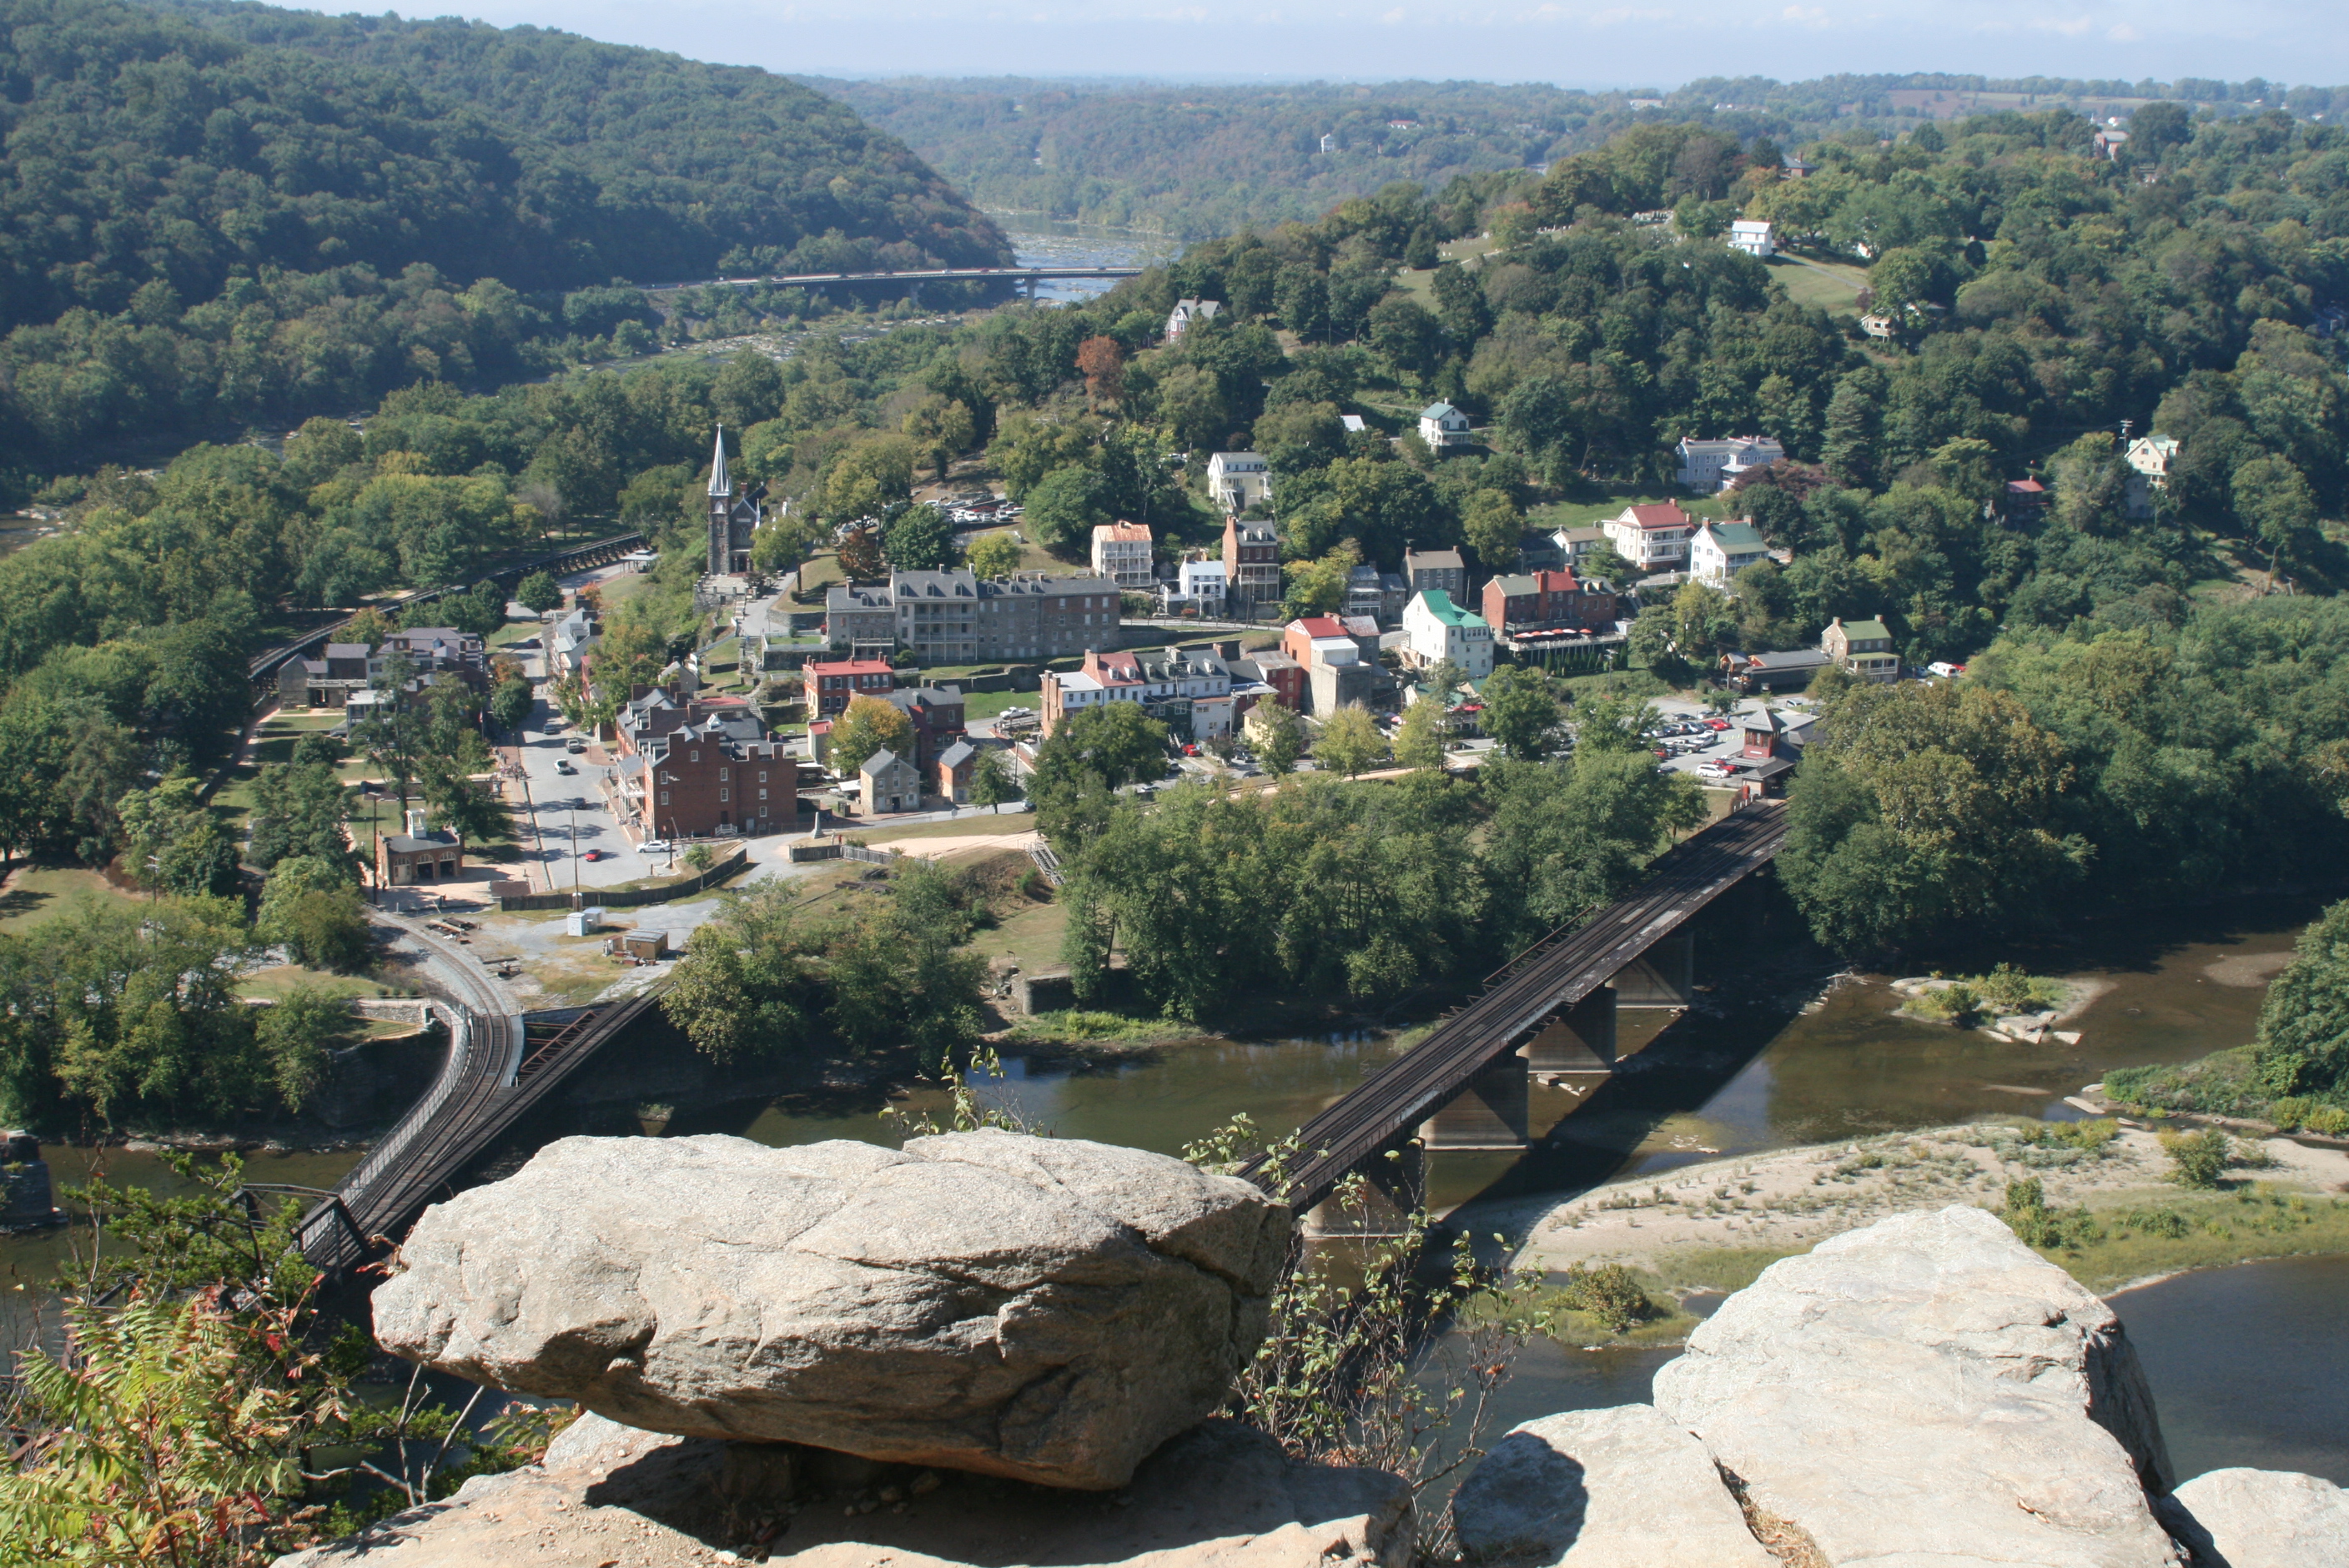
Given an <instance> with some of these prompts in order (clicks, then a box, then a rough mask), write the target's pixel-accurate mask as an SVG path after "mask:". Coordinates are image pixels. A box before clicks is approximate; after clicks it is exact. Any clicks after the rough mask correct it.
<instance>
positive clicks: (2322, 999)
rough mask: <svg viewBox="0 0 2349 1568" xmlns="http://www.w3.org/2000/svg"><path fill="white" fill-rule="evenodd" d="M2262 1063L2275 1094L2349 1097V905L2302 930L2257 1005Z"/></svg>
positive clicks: (2270, 1090) (2263, 1076)
mask: <svg viewBox="0 0 2349 1568" xmlns="http://www.w3.org/2000/svg"><path fill="white" fill-rule="evenodd" d="M2257 1060H2258V1063H2259V1077H2260V1079H2261V1087H2262V1088H2265V1089H2266V1090H2267V1092H2268V1093H2270V1094H2271V1095H2275V1096H2282V1095H2294V1094H2300V1095H2310V1096H2313V1097H2316V1098H2320V1099H2330V1100H2333V1102H2335V1103H2343V1102H2349V902H2344V903H2336V904H2333V905H2332V906H2331V907H2330V908H2328V909H2326V910H2325V912H2324V913H2323V915H2322V916H2320V917H2319V918H2318V919H2317V920H2316V921H2315V923H2313V924H2312V925H2310V926H2309V927H2308V929H2307V930H2305V931H2303V932H2302V933H2301V934H2300V938H2299V940H2298V942H2297V943H2295V944H2293V951H2292V962H2291V963H2290V964H2288V965H2285V966H2284V969H2283V972H2282V974H2280V975H2277V976H2276V977H2275V980H2274V982H2273V983H2272V984H2271V985H2269V986H2268V994H2267V999H2266V1000H2265V1001H2264V1002H2262V1003H2261V1006H2260V1032H2259V1046H2258V1056H2257Z"/></svg>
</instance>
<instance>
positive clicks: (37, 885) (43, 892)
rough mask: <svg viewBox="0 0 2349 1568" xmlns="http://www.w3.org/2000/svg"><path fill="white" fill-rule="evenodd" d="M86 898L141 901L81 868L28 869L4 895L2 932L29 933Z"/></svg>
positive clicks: (12, 880) (0, 916)
mask: <svg viewBox="0 0 2349 1568" xmlns="http://www.w3.org/2000/svg"><path fill="white" fill-rule="evenodd" d="M84 898H94V899H97V900H98V901H99V902H101V903H122V904H135V903H140V900H139V899H138V898H136V897H134V896H133V895H131V894H129V893H127V892H123V891H122V890H121V889H120V888H118V887H116V886H115V885H114V884H113V883H112V882H108V881H107V880H106V879H105V878H104V877H102V876H100V875H98V872H93V871H87V870H84V869H83V868H81V867H79V866H28V867H26V869H25V870H23V871H21V872H17V873H16V875H14V876H13V877H11V878H9V879H8V887H7V891H6V892H0V931H25V930H27V929H29V928H31V927H32V926H35V925H38V924H39V923H41V922H42V921H44V920H47V919H48V918H49V917H50V916H51V915H54V914H58V913H63V912H64V911H66V910H68V909H71V908H72V907H73V906H74V904H75V903H76V902H77V901H78V900H80V899H84Z"/></svg>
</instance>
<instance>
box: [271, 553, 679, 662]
mask: <svg viewBox="0 0 2349 1568" xmlns="http://www.w3.org/2000/svg"><path fill="white" fill-rule="evenodd" d="M644 542H645V536H644V535H643V534H641V533H616V534H614V535H612V536H611V537H610V538H609V539H599V540H597V541H595V542H594V543H592V544H575V545H573V546H572V547H571V548H570V549H568V550H559V551H556V552H554V554H552V555H542V556H540V557H538V558H537V559H536V560H533V561H524V562H517V563H516V564H514V565H512V566H502V567H500V568H499V569H498V570H496V571H495V572H492V573H488V574H487V575H485V576H483V577H481V578H478V579H476V581H477V582H483V583H494V582H501V581H503V580H506V579H509V578H511V579H515V580H519V579H521V578H523V577H525V576H527V575H529V574H530V573H533V572H565V571H575V570H577V569H578V568H579V567H581V566H596V565H601V564H603V563H604V562H606V561H609V560H611V559H613V558H614V557H616V556H618V555H620V554H622V553H624V552H627V551H630V550H635V549H637V548H639V547H641V546H642V545H643V544H644ZM467 587H468V584H465V583H447V584H444V585H443V586H441V587H439V588H419V589H416V590H414V591H413V592H411V593H402V594H400V595H399V596H398V597H397V598H394V599H388V600H385V601H384V602H383V603H380V604H377V605H374V606H372V608H374V609H375V610H376V611H377V613H378V614H398V612H400V611H402V610H406V609H408V608H409V607H410V606H412V605H417V604H429V603H432V602H433V601H434V600H436V599H439V598H441V597H442V596H444V595H446V594H450V593H464V592H465V591H466V588H467ZM362 614H364V612H362ZM357 619H358V616H357V615H346V616H345V617H343V619H341V620H339V621H336V622H332V623H330V624H326V625H324V626H321V627H319V628H317V629H316V631H313V632H307V633H305V634H303V635H301V636H299V637H296V638H295V640H294V641H292V642H290V643H280V644H278V645H276V646H274V647H271V648H264V649H263V650H262V651H261V652H260V653H257V654H255V655H253V657H252V658H250V659H248V660H246V661H245V673H246V675H247V676H250V677H251V678H252V680H253V682H254V685H256V686H259V685H262V684H264V683H265V682H266V681H267V680H268V679H269V677H270V676H274V675H275V674H276V673H277V672H278V670H279V669H280V668H282V667H283V666H284V665H285V661H286V660H288V659H290V658H293V657H295V655H299V654H300V653H302V652H303V651H304V650H305V649H308V648H314V647H316V646H317V645H319V644H321V643H328V642H332V641H333V640H334V636H335V634H336V633H337V632H339V631H341V630H343V628H345V627H346V626H348V625H349V624H351V623H352V622H353V621H356V620H357Z"/></svg>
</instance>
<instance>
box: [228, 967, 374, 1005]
mask: <svg viewBox="0 0 2349 1568" xmlns="http://www.w3.org/2000/svg"><path fill="white" fill-rule="evenodd" d="M297 985H307V986H308V987H310V989H312V990H314V991H324V992H325V993H326V995H330V996H388V995H391V992H390V990H389V989H388V987H386V986H384V985H378V984H377V983H376V982H375V981H373V980H369V979H367V977H365V976H364V975H330V974H328V973H326V971H325V970H323V969H306V968H304V967H303V966H302V965H299V964H279V965H273V966H271V967H270V968H267V969H257V970H255V971H254V973H252V974H251V975H246V976H245V977H244V978H243V980H240V981H238V982H237V986H236V988H237V992H238V994H239V995H244V996H268V997H272V998H277V997H283V996H284V995H285V994H286V993H287V992H289V991H291V990H293V989H294V988H295V986H297Z"/></svg>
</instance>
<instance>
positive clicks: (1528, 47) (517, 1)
mask: <svg viewBox="0 0 2349 1568" xmlns="http://www.w3.org/2000/svg"><path fill="white" fill-rule="evenodd" d="M403 14H406V13H403ZM464 14H465V15H469V16H478V17H479V18H480V19H481V20H483V21H488V22H492V23H496V24H498V25H500V26H514V25H517V24H522V23H530V24H533V25H536V26H545V27H558V28H562V29H564V30H565V31H569V32H574V33H583V34H585V35H586V36H590V37H595V38H600V39H604V40H605V41H608V42H612V43H622V44H638V45H645V46H651V47H656V48H663V49H670V50H674V51H676V52H678V53H679V54H683V55H687V56H690V57H694V58H697V59H705V60H712V61H719V62H723V63H728V64H736V65H751V66H761V67H766V68H767V69H770V70H773V71H778V72H787V73H793V74H802V75H811V76H836V77H893V76H930V77H971V76H980V77H985V76H1021V77H1124V78H1127V79H1137V78H1147V79H1157V80H1162V81H1179V82H1198V83H1201V84H1202V85H1207V84H1210V83H1212V82H1215V81H1223V82H1230V83H1237V82H1266V83H1273V82H1282V81H1297V82H1306V81H1313V80H1317V79H1319V80H1351V81H1373V80H1402V79H1420V80H1470V81H1494V82H1526V81H1538V82H1551V83H1556V84H1557V85H1559V86H1563V87H1569V88H1663V89H1667V90H1668V89H1670V88H1674V87H1677V86H1679V85H1681V84H1682V83H1685V82H1689V81H1693V80H1696V79H1698V78H1701V77H1717V76H1747V75H1753V76H1766V77H1778V78H1779V79H1781V80H1788V81H1792V80H1800V79H1803V78H1806V77H1820V76H1829V75H1834V74H1836V73H1838V72H1847V71H1848V72H1856V73H1879V72H1881V73H1901V72H1909V71H1945V72H1954V73H1961V74H1979V75H1984V76H1992V77H2028V76H2048V77H2102V78H2116V77H2117V78H2121V79H2126V80H2130V81H2136V80H2139V79H2143V78H2146V77H2152V78H2156V79H2158V80H2163V81H2175V80H2177V79H2178V78H2179V77H2204V78H2209V77H2222V78H2226V79H2230V80H2241V79H2244V78H2247V77H2265V78H2268V79H2271V80H2275V81H2278V82H2280V83H2286V84H2292V85H2321V86H2331V85H2335V84H2339V83H2344V82H2349V27H2344V26H2340V25H2338V24H2331V25H2328V24H2325V23H2323V21H2322V15H2323V14H2322V13H2321V12H2315V11H2313V8H2310V7H2306V6H2300V7H2292V8H2287V7H2286V6H2285V5H2282V4H2281V3H2280V0H2238V3H2237V4H2235V5H2228V6H2223V7H2221V6H2212V5H2207V4H2193V5H2189V4H2187V3H2185V0H2143V3H2141V4H2137V5H2119V4H2108V3H2104V0H2094V3H2079V0H2074V3H2071V4H2064V3H2063V0H2057V3H2056V4H2054V5H2046V4H2034V3H2029V0H1976V3H1974V4H1970V5H1963V6H1961V7H1943V8H1940V10H1938V11H1933V12H1925V11H1922V10H1920V9H1919V8H1913V7H1912V8H1909V9H1907V10H1895V9H1893V8H1890V7H1885V6H1880V5H1837V4H1835V3H1833V0H1822V3H1820V4H1816V5H1804V4H1795V5H1781V6H1769V7H1754V6H1751V5H1732V4H1728V3H1726V0H1665V3H1662V4H1650V5H1635V4H1574V3H1563V0H1552V3H1535V4H1525V5H1490V6H1486V7H1484V8H1470V9H1464V10H1456V11H1454V12H1451V13H1449V14H1447V15H1444V16H1443V17H1441V18H1438V19H1433V20H1422V19H1421V15H1422V14H1421V13H1418V12H1414V11H1413V9H1411V8H1409V7H1406V6H1402V5H1392V4H1386V3H1383V0H1382V3H1381V4H1375V5H1357V4H1350V3H1348V0H1305V3H1304V4H1301V5H1300V4H1291V5H1272V6H1247V5H1236V4H1233V3H1231V0H1192V3H1186V4H1180V5H1136V4H1132V3H1131V0H1123V3H1122V0H1106V3H1105V4H1103V5H1089V6H1088V7H1087V8H1085V9H1083V10H1082V11H1079V10H1076V9H1073V8H1071V9H1066V10H1063V9H1061V8H1058V7H1055V6H1053V5H1050V4H1042V5H1023V6H996V7H983V8H974V7H968V6H959V7H956V6H941V5H936V3H935V0H815V3H813V4H807V3H795V4H783V5H762V4H758V3H756V0H673V3H672V4H670V5H663V6H660V7H657V8H652V7H645V6H641V5H619V4H616V3H614V0H585V3H584V4H581V3H575V0H574V3H568V4H563V5H554V4H550V3H549V0H491V3H489V4H487V5H480V6H478V7H475V6H468V7H467V8H466V9H465V12H464ZM1248 63H1257V64H1258V65H1259V68H1256V69H1250V68H1247V64H1248ZM1236 66H1238V67H1240V68H1237V69H1236V68H1235V67H1236ZM1186 67H1190V68H1186Z"/></svg>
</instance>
